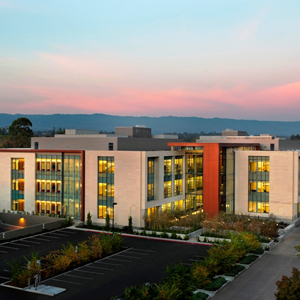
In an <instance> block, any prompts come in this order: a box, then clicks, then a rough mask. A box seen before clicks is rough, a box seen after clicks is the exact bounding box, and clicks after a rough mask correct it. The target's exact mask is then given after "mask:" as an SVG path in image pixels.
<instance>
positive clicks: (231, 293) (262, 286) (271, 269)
mask: <svg viewBox="0 0 300 300" xmlns="http://www.w3.org/2000/svg"><path fill="white" fill-rule="evenodd" d="M299 244H300V227H298V228H296V229H295V230H294V231H293V232H292V233H291V234H290V235H288V236H287V237H286V239H285V240H284V241H283V242H281V243H279V244H278V245H277V246H276V247H274V248H273V249H272V250H271V251H270V252H269V253H267V254H265V255H264V256H263V257H262V258H261V259H259V260H258V261H257V262H255V263H254V264H253V265H252V266H251V267H250V268H249V269H248V270H246V271H245V272H243V273H242V274H241V275H239V276H238V277H237V278H236V279H235V280H234V281H233V282H231V283H230V284H228V285H227V286H225V287H224V289H222V290H221V291H220V292H219V293H218V294H217V295H215V296H214V297H213V298H212V299H213V300H235V299H243V300H254V299H255V300H274V299H275V295H274V293H275V292H276V291H277V286H276V284H275V283H276V281H277V280H280V279H281V277H282V275H286V276H288V277H289V276H291V272H292V267H296V268H298V269H300V260H299V259H298V258H297V252H296V250H295V248H294V246H297V245H299Z"/></svg>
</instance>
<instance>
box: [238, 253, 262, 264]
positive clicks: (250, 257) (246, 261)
mask: <svg viewBox="0 0 300 300" xmlns="http://www.w3.org/2000/svg"><path fill="white" fill-rule="evenodd" d="M257 258H258V256H257V255H253V254H251V255H247V256H246V257H244V258H243V259H242V260H241V261H240V264H244V265H249V264H251V263H252V262H254V261H255V260H256V259H257Z"/></svg>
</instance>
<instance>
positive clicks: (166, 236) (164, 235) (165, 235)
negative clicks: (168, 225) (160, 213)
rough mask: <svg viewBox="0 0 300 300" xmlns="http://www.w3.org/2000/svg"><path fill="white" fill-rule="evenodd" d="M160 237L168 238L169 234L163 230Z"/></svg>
mask: <svg viewBox="0 0 300 300" xmlns="http://www.w3.org/2000/svg"><path fill="white" fill-rule="evenodd" d="M160 237H162V238H165V239H167V238H169V235H168V234H167V233H166V232H165V231H164V232H163V233H162V234H161V235H160Z"/></svg>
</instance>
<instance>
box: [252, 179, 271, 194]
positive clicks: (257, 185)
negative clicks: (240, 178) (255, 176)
mask: <svg viewBox="0 0 300 300" xmlns="http://www.w3.org/2000/svg"><path fill="white" fill-rule="evenodd" d="M269 191H270V186H269V181H249V192H258V193H269Z"/></svg>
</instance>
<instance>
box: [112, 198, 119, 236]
mask: <svg viewBox="0 0 300 300" xmlns="http://www.w3.org/2000/svg"><path fill="white" fill-rule="evenodd" d="M117 204H118V203H116V202H114V203H113V226H112V231H113V232H114V231H115V205H117Z"/></svg>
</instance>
